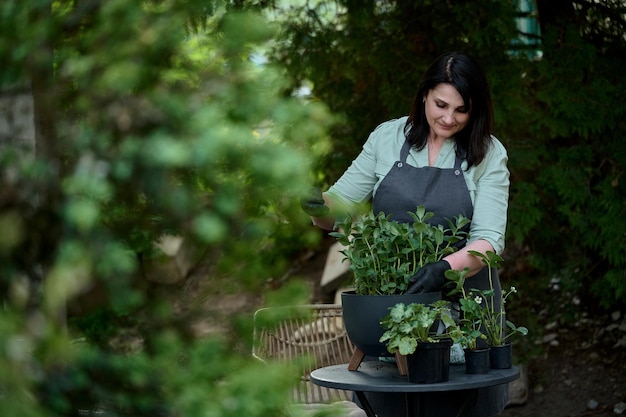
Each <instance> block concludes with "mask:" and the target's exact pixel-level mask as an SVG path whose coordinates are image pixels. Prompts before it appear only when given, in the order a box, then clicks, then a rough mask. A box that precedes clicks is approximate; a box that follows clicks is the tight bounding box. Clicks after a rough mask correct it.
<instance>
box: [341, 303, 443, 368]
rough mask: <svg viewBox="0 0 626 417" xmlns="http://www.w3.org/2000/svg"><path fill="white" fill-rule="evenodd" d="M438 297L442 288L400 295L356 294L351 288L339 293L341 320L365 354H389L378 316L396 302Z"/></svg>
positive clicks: (376, 355) (381, 316)
mask: <svg viewBox="0 0 626 417" xmlns="http://www.w3.org/2000/svg"><path fill="white" fill-rule="evenodd" d="M438 300H441V292H433V293H424V294H399V295H359V294H356V293H355V292H354V291H344V292H343V293H341V305H342V307H343V321H344V323H345V326H346V332H347V333H348V337H349V338H350V340H351V341H352V343H354V345H355V346H356V347H357V348H359V349H360V350H361V352H363V353H364V354H365V355H366V356H374V357H380V356H392V355H391V354H390V353H389V352H388V351H387V346H386V345H385V344H384V343H381V342H379V339H380V338H381V336H382V335H383V333H384V329H383V328H382V326H381V325H380V320H381V319H382V318H383V317H385V316H386V315H387V314H389V309H390V308H391V307H393V306H395V305H396V304H398V303H404V304H406V305H408V304H411V303H418V304H432V303H434V302H435V301H438Z"/></svg>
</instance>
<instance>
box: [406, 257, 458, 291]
mask: <svg viewBox="0 0 626 417" xmlns="http://www.w3.org/2000/svg"><path fill="white" fill-rule="evenodd" d="M448 269H450V264H449V263H448V261H443V260H441V261H439V262H433V263H430V264H426V265H424V266H423V267H422V268H421V269H420V270H419V271H417V272H416V273H415V275H413V276H412V277H411V278H409V288H408V289H407V290H406V292H405V294H421V293H426V292H437V291H441V290H442V289H443V286H444V285H445V283H446V276H445V273H446V271H447V270H448Z"/></svg>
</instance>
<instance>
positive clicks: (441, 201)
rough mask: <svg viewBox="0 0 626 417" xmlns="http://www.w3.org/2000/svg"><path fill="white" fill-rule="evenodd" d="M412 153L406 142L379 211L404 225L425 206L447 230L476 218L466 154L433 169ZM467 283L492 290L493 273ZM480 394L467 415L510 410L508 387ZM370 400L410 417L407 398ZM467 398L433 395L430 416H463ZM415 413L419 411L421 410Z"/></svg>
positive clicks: (381, 414) (379, 196) (382, 415)
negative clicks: (454, 222) (411, 158)
mask: <svg viewBox="0 0 626 417" xmlns="http://www.w3.org/2000/svg"><path fill="white" fill-rule="evenodd" d="M409 150H410V145H409V143H408V142H405V143H404V145H403V147H402V151H401V152H400V160H398V161H396V163H395V165H394V166H393V167H392V168H391V170H390V171H389V173H388V174H387V175H386V176H385V179H384V180H383V181H382V182H381V184H380V185H379V187H378V190H377V191H376V195H375V196H374V199H373V210H374V212H375V213H379V212H383V213H385V214H387V215H391V218H392V219H394V220H397V221H399V222H412V221H413V220H412V218H411V217H410V216H409V215H408V214H407V212H409V211H411V212H414V211H415V209H416V208H417V206H419V205H423V206H424V207H425V208H426V210H427V211H431V212H433V213H435V216H434V217H433V218H432V219H431V220H430V223H431V224H442V225H443V226H444V227H447V226H448V223H447V221H446V219H453V218H454V217H455V216H458V215H459V214H462V215H463V216H465V217H467V218H469V219H471V218H472V214H473V212H474V207H473V204H472V200H471V197H470V194H469V190H468V189H467V184H466V183H465V177H464V175H463V170H462V169H461V162H463V156H458V155H457V156H456V159H455V163H454V168H447V169H442V168H435V167H430V166H426V167H422V168H416V167H413V166H411V165H409V164H407V163H406V160H407V157H408V155H409ZM492 277H493V281H494V290H495V292H496V299H499V298H500V297H499V296H500V294H501V293H502V290H501V287H500V280H499V278H498V272H497V270H495V268H494V269H493V270H492ZM467 281H468V282H466V285H465V286H466V290H469V289H471V288H478V289H488V288H489V276H488V269H487V268H483V269H482V270H481V271H480V272H479V273H478V274H476V275H474V276H473V277H471V278H469V279H468V280H467ZM496 308H499V307H496ZM453 366H454V365H453ZM457 366H460V365H457ZM478 391H479V392H478V397H477V398H476V399H475V401H473V403H472V404H471V405H470V408H469V410H468V412H467V414H464V415H466V416H470V417H489V416H494V415H496V414H498V413H499V412H501V411H502V410H503V409H504V406H505V405H506V402H507V401H508V384H504V385H499V386H496V387H488V388H481V389H479V390H478ZM366 396H367V398H368V399H369V401H370V403H371V404H372V407H373V408H374V410H375V411H376V413H377V414H378V417H396V416H401V415H405V414H406V413H405V409H404V396H403V394H395V393H366ZM396 397H397V398H396ZM465 398H466V395H465V393H464V392H458V391H457V392H454V391H451V392H444V393H433V394H431V395H429V396H428V398H427V399H426V403H427V404H426V415H425V416H424V417H454V416H457V413H458V411H459V409H460V408H461V406H462V404H463V402H464V401H465ZM413 409H414V410H417V409H418V408H417V406H415V407H414V408H413Z"/></svg>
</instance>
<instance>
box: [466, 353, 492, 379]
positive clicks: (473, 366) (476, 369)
mask: <svg viewBox="0 0 626 417" xmlns="http://www.w3.org/2000/svg"><path fill="white" fill-rule="evenodd" d="M489 352H490V349H489V348H484V349H465V372H467V373H468V374H486V373H487V372H489V369H490V366H489V364H490V363H489Z"/></svg>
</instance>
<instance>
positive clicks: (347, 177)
mask: <svg viewBox="0 0 626 417" xmlns="http://www.w3.org/2000/svg"><path fill="white" fill-rule="evenodd" d="M406 119H407V118H406V117H402V118H400V119H394V120H390V121H388V122H385V123H382V124H380V125H379V126H378V127H377V128H376V129H374V131H373V132H372V133H371V134H370V136H369V138H368V139H367V142H365V144H364V145H363V149H362V151H361V153H360V154H359V155H358V156H357V158H356V159H355V160H354V161H352V164H351V165H350V167H348V169H347V170H346V172H344V174H343V175H342V176H341V178H339V179H338V180H337V182H336V183H335V184H334V185H333V186H332V187H330V189H329V190H328V194H329V195H330V197H331V198H332V199H338V200H339V201H340V202H341V203H343V204H347V205H352V204H361V203H364V202H367V201H369V200H370V199H371V198H372V196H373V195H374V194H375V193H376V190H377V189H378V186H379V185H380V183H381V181H382V180H383V179H384V178H385V176H386V175H387V173H388V172H389V170H390V169H391V167H392V166H393V164H394V163H395V162H396V161H397V160H398V159H400V150H401V149H402V145H403V144H404V141H405V136H404V125H405V123H406ZM491 138H492V142H491V146H490V147H489V150H488V151H487V154H486V155H485V159H483V161H482V162H481V163H480V164H479V165H475V166H473V167H471V168H470V169H469V170H467V161H463V163H462V165H461V167H462V168H463V174H464V176H465V183H466V184H467V189H468V190H469V193H470V198H471V200H472V204H473V205H474V214H473V216H472V224H471V228H470V238H469V240H468V242H473V241H476V240H479V239H484V240H486V241H488V242H489V243H491V245H492V246H493V248H494V250H495V251H496V253H502V251H503V250H504V234H505V232H506V221H507V208H508V199H509V170H508V169H507V166H506V164H507V161H508V156H507V153H506V149H505V148H504V146H503V145H502V143H500V141H499V140H498V139H496V138H495V137H494V136H492V137H491ZM427 148H428V147H424V149H422V150H421V151H419V152H418V151H416V150H415V148H411V150H410V152H409V156H408V157H407V163H408V164H409V165H412V166H414V167H418V168H420V167H424V166H428V149H427ZM454 162H455V143H454V140H453V139H448V140H447V141H446V142H445V143H444V145H443V147H442V148H441V152H440V153H439V156H438V157H437V161H436V162H435V165H434V166H435V167H437V168H453V167H454Z"/></svg>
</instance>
